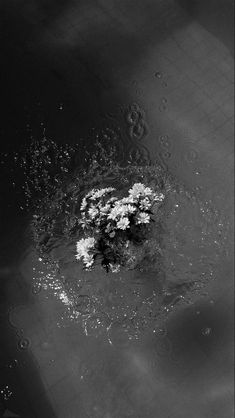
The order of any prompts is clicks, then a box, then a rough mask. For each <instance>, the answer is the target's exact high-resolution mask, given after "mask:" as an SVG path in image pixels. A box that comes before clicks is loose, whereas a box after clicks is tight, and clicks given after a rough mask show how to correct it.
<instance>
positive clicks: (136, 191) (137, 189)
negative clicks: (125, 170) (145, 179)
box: [129, 183, 145, 198]
mask: <svg viewBox="0 0 235 418" xmlns="http://www.w3.org/2000/svg"><path fill="white" fill-rule="evenodd" d="M144 190H145V186H144V185H143V184H142V183H135V184H134V185H133V186H132V188H131V189H130V190H129V195H130V196H131V197H133V198H138V197H139V196H140V194H144Z"/></svg>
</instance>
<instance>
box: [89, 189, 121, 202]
mask: <svg viewBox="0 0 235 418" xmlns="http://www.w3.org/2000/svg"><path fill="white" fill-rule="evenodd" d="M114 190H115V189H114V188H113V187H106V188H104V189H94V190H93V193H92V195H91V197H90V199H91V200H95V199H100V198H101V197H102V196H104V195H106V194H107V193H111V192H113V191H114Z"/></svg>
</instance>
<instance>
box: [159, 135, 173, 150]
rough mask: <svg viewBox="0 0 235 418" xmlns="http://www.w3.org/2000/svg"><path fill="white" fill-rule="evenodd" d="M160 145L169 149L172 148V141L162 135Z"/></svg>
mask: <svg viewBox="0 0 235 418" xmlns="http://www.w3.org/2000/svg"><path fill="white" fill-rule="evenodd" d="M159 143H160V145H161V147H162V148H169V146H170V139H169V136H168V135H160V136H159Z"/></svg>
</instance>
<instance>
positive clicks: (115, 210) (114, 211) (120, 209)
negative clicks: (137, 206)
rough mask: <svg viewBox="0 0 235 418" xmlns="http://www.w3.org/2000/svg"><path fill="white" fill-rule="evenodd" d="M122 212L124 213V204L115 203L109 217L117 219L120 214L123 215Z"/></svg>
mask: <svg viewBox="0 0 235 418" xmlns="http://www.w3.org/2000/svg"><path fill="white" fill-rule="evenodd" d="M122 214H123V206H122V205H115V206H114V207H113V208H112V209H111V212H110V213H109V214H108V216H107V218H108V219H112V220H115V219H117V218H118V217H119V216H121V215H122Z"/></svg>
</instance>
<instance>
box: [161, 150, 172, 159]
mask: <svg viewBox="0 0 235 418" xmlns="http://www.w3.org/2000/svg"><path fill="white" fill-rule="evenodd" d="M161 155H162V158H164V160H169V158H171V153H170V152H169V151H165V152H162V153H161Z"/></svg>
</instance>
